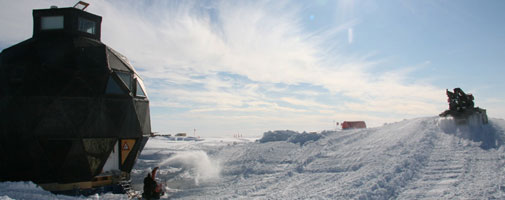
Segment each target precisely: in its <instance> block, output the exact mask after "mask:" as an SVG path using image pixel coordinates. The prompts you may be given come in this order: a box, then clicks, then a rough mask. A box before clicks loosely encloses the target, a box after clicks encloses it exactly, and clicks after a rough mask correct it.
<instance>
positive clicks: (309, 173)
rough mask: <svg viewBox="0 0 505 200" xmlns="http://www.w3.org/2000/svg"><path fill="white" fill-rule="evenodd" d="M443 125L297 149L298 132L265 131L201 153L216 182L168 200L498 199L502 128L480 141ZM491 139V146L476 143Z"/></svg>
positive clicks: (362, 132) (502, 186)
mask: <svg viewBox="0 0 505 200" xmlns="http://www.w3.org/2000/svg"><path fill="white" fill-rule="evenodd" d="M443 123H444V122H441V121H440V119H439V117H429V118H418V119H412V120H404V121H401V122H396V123H391V124H387V125H385V126H383V127H378V128H368V129H355V130H345V131H336V132H335V131H327V132H325V133H324V134H319V135H320V136H319V138H318V139H316V140H311V141H310V142H306V143H305V144H304V145H299V144H298V143H293V142H288V141H290V139H289V138H292V137H293V136H294V135H297V134H298V133H294V132H291V131H280V132H279V131H278V132H275V131H272V132H267V133H265V134H264V136H263V138H261V139H260V140H259V142H251V143H244V144H238V145H227V146H220V147H219V148H212V149H204V150H205V151H207V152H210V153H209V157H210V159H217V160H220V161H221V163H222V171H221V178H220V179H219V181H217V182H214V183H213V184H207V185H200V186H199V187H196V188H186V189H183V190H181V191H178V192H176V193H174V194H173V196H172V197H173V198H175V199H202V198H208V197H215V198H217V199H241V198H242V199H503V198H505V179H504V180H502V179H501V177H504V176H505V148H504V147H503V143H502V142H500V141H503V137H504V132H503V130H504V129H505V123H502V122H500V123H495V121H494V120H491V122H490V123H489V124H488V125H485V126H484V127H480V128H481V129H476V130H474V132H471V134H473V135H472V136H478V135H479V133H480V134H486V135H487V136H486V139H485V140H484V139H482V140H478V139H472V138H467V137H465V136H464V135H461V134H453V133H451V132H450V131H448V130H451V129H450V128H449V129H447V127H445V125H446V124H443ZM448 123H449V122H448ZM458 128H459V129H458ZM452 130H456V132H457V131H458V130H459V131H460V132H461V130H463V128H461V127H455V128H454V129H452ZM479 130H484V131H483V132H482V131H480V132H479ZM487 140H489V141H487ZM491 141H494V145H483V144H491V143H493V142H491Z"/></svg>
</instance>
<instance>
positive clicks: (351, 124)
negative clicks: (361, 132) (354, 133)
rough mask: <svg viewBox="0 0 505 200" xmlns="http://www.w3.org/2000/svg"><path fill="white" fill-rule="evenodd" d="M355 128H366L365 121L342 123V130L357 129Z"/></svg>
mask: <svg viewBox="0 0 505 200" xmlns="http://www.w3.org/2000/svg"><path fill="white" fill-rule="evenodd" d="M355 128H366V124H365V122H364V121H344V122H342V129H343V130H346V129H355Z"/></svg>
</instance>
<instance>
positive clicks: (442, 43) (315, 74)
mask: <svg viewBox="0 0 505 200" xmlns="http://www.w3.org/2000/svg"><path fill="white" fill-rule="evenodd" d="M89 2H90V3H91V5H90V7H89V8H88V9H87V11H88V12H92V13H95V14H98V15H101V16H102V17H103V22H102V42H104V43H105V44H107V45H109V46H111V47H113V48H115V49H116V50H118V51H119V52H121V53H123V54H124V55H125V56H127V57H128V58H129V59H130V61H131V62H132V64H133V65H134V66H135V67H136V69H137V70H138V72H139V73H140V74H141V76H142V77H143V78H144V82H145V84H146V87H147V93H148V95H149V97H150V100H151V119H152V127H153V131H159V132H162V133H172V134H173V133H177V132H187V133H193V130H194V129H196V130H197V134H198V135H200V136H202V137H211V136H212V137H230V136H233V135H234V134H237V133H240V134H242V135H244V136H249V137H259V136H261V134H262V133H263V132H265V131H268V130H278V129H291V130H296V131H321V130H328V129H333V128H335V125H334V122H342V121H344V120H365V121H366V122H367V124H368V125H369V126H380V125H382V124H384V123H390V122H395V121H399V120H402V119H408V118H415V117H423V116H436V115H438V114H439V113H440V112H442V111H443V110H444V109H446V108H447V105H446V97H445V89H446V88H449V89H452V88H454V87H461V88H462V89H463V90H465V91H467V92H471V93H473V94H474V96H475V97H476V100H475V101H476V105H477V106H480V107H483V108H486V109H487V110H488V115H489V116H490V117H492V118H493V117H494V118H505V106H503V105H504V104H505V94H504V93H503V92H501V91H503V89H502V88H503V86H504V85H505V79H503V78H502V76H503V74H504V72H505V68H504V66H505V45H504V44H505V34H503V33H505V23H504V22H503V19H505V13H504V12H503V10H505V1H499V0H496V1H491V0H487V1H471V0H460V1H455V0H454V1H434V0H427V1H404V0H402V1H400V0H388V1H369V0H342V1H325V0H315V1H302V0H298V1H162V0H157V1H156V0H153V1H89ZM73 3H74V2H69V1H56V0H52V1H49V0H43V1H34V0H19V1H2V2H0V16H1V17H0V25H1V26H2V27H3V28H2V30H1V31H0V49H4V48H6V47H8V46H11V45H13V44H16V43H18V42H20V41H22V40H25V39H27V38H29V37H31V33H32V18H31V10H32V9H35V8H48V7H49V6H50V5H58V6H59V7H68V6H72V5H73Z"/></svg>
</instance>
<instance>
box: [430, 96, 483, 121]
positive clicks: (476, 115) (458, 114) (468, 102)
mask: <svg viewBox="0 0 505 200" xmlns="http://www.w3.org/2000/svg"><path fill="white" fill-rule="evenodd" d="M446 94H447V97H448V99H447V102H448V103H449V109H448V110H445V111H444V112H442V113H440V114H439V116H440V117H452V118H454V120H455V121H456V123H457V124H467V123H468V122H469V120H471V119H472V120H476V121H477V122H478V123H480V124H487V123H488V119H487V114H486V109H482V108H479V107H474V106H475V104H474V102H473V100H474V97H473V95H472V94H470V93H469V94H466V93H465V92H463V90H462V89H461V88H454V90H453V92H451V91H449V90H446Z"/></svg>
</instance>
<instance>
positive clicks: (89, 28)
mask: <svg viewBox="0 0 505 200" xmlns="http://www.w3.org/2000/svg"><path fill="white" fill-rule="evenodd" d="M79 31H82V32H85V33H89V34H95V31H96V22H94V21H91V20H89V19H84V18H82V17H79Z"/></svg>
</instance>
